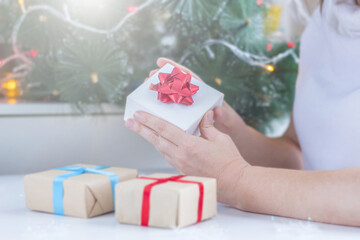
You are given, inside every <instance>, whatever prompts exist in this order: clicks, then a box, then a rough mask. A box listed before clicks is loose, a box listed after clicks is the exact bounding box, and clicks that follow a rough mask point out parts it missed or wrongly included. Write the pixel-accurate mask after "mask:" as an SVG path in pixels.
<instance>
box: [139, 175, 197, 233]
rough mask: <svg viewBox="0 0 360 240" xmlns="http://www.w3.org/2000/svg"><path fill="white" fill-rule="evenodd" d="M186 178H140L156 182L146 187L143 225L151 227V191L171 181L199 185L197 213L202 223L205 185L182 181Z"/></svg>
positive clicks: (142, 211)
mask: <svg viewBox="0 0 360 240" xmlns="http://www.w3.org/2000/svg"><path fill="white" fill-rule="evenodd" d="M183 177H186V175H179V176H173V177H169V178H152V177H139V179H146V180H156V182H153V183H150V184H148V185H146V186H145V188H144V193H143V200H142V207H141V225H142V226H148V225H149V217H150V195H151V189H152V188H153V187H154V186H156V185H159V184H162V183H167V182H169V181H173V182H179V183H190V184H197V185H198V186H199V193H200V194H199V202H198V212H197V222H201V219H202V212H203V204H204V185H203V183H201V182H196V181H188V180H182V179H181V178H183Z"/></svg>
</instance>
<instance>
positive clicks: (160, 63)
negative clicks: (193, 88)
mask: <svg viewBox="0 0 360 240" xmlns="http://www.w3.org/2000/svg"><path fill="white" fill-rule="evenodd" d="M156 63H157V65H158V66H159V67H160V68H162V67H163V66H165V65H166V64H167V63H170V64H171V65H173V66H174V67H176V68H179V69H180V70H181V71H183V72H185V73H188V74H190V75H192V76H193V77H195V78H196V79H198V80H200V81H202V80H201V78H200V77H199V76H198V75H196V74H195V73H193V72H192V71H191V70H190V69H188V68H187V67H184V66H182V65H180V64H178V63H176V62H174V61H173V60H171V59H168V58H159V59H158V60H157V62H156Z"/></svg>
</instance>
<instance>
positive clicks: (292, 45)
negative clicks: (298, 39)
mask: <svg viewBox="0 0 360 240" xmlns="http://www.w3.org/2000/svg"><path fill="white" fill-rule="evenodd" d="M288 47H289V48H295V47H296V44H295V43H293V42H288Z"/></svg>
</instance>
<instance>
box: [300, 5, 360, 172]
mask: <svg viewBox="0 0 360 240" xmlns="http://www.w3.org/2000/svg"><path fill="white" fill-rule="evenodd" d="M293 115H294V124H295V129H296V132H297V135H298V138H299V142H300V146H301V149H302V152H303V156H304V161H305V168H306V169H307V170H328V169H339V168H350V167H357V166H360V7H359V6H356V5H355V3H354V1H349V0H342V1H340V0H326V1H325V4H324V8H323V11H322V13H320V10H319V9H317V10H316V11H315V12H314V15H313V17H312V18H311V20H310V22H309V23H308V26H307V28H306V30H305V32H304V33H303V36H302V40H301V49H300V65H299V76H298V80H297V87H296V96H295V104H294V112H293Z"/></svg>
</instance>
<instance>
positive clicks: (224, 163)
mask: <svg viewBox="0 0 360 240" xmlns="http://www.w3.org/2000/svg"><path fill="white" fill-rule="evenodd" d="M213 115H214V113H213V111H209V112H207V113H206V114H205V116H204V118H203V119H202V121H201V123H200V132H201V136H202V137H196V136H193V135H190V134H187V133H185V132H184V131H183V130H181V129H180V128H178V127H176V126H174V125H172V124H170V123H169V122H167V121H165V120H162V119H160V118H158V117H155V116H153V115H151V114H149V113H145V112H136V113H135V114H134V119H129V120H128V121H127V122H126V123H125V125H126V127H128V128H129V129H131V130H133V131H135V132H136V133H138V134H139V135H141V136H142V137H143V138H145V139H146V140H147V141H149V142H150V143H151V144H153V145H154V147H155V148H156V149H157V150H158V151H159V152H160V153H161V154H162V155H163V156H164V157H165V159H166V160H167V161H168V162H169V163H170V164H171V165H173V166H174V167H175V168H176V169H177V170H178V171H179V172H181V173H183V174H188V175H195V176H204V177H213V178H216V179H217V180H218V183H220V182H221V181H222V179H223V178H224V179H226V178H227V177H226V175H227V173H226V172H228V170H229V169H231V168H233V166H234V165H236V166H237V167H238V168H237V169H238V170H239V171H238V176H240V175H241V171H242V170H243V169H245V168H246V167H247V166H248V165H249V164H248V163H247V162H246V161H245V160H244V159H243V158H242V156H241V154H240V152H239V151H238V149H237V148H236V146H235V144H234V143H233V141H232V140H231V138H230V137H229V136H228V135H226V134H224V133H222V132H220V131H219V130H217V129H216V128H215V127H214V125H213V123H214V120H213ZM218 186H219V184H218ZM219 187H220V186H219Z"/></svg>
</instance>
